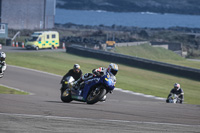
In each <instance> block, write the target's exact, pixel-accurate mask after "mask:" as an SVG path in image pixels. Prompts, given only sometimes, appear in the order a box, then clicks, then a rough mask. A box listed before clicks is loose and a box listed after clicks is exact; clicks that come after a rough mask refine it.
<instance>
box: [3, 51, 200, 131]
mask: <svg viewBox="0 0 200 133" xmlns="http://www.w3.org/2000/svg"><path fill="white" fill-rule="evenodd" d="M22 51H23V50H22ZM60 79H61V76H58V75H54V74H49V73H45V72H40V71H35V70H29V69H24V68H20V67H15V66H8V68H7V70H6V72H5V76H4V77H3V78H2V79H0V84H1V85H5V86H9V87H13V88H17V89H21V90H24V91H27V92H30V93H31V94H32V95H13V94H0V133H29V132H30V133H36V132H37V133H40V132H41V133H59V132H60V133H61V132H70V133H77V132H80V133H86V132H89V133H90V132H94V133H100V132H101V133H104V132H108V133H130V132H141V133H143V132H146V133H154V132H158V133H160V132H180V133H183V132H185V133H189V132H191V133H197V132H200V106H199V105H189V104H167V103H165V102H164V101H163V100H156V99H153V98H146V97H143V96H138V95H133V94H129V93H123V92H120V91H114V93H113V94H108V95H107V101H106V102H99V103H97V104H95V105H87V104H86V103H82V102H76V101H73V102H71V103H62V102H61V100H60V91H59V88H60V84H59V82H60ZM118 82H120V81H118Z"/></svg>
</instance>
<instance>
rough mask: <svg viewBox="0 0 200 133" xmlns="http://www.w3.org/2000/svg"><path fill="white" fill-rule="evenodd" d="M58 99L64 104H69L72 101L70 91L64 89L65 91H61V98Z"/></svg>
mask: <svg viewBox="0 0 200 133" xmlns="http://www.w3.org/2000/svg"><path fill="white" fill-rule="evenodd" d="M60 99H61V100H62V101H63V102H64V103H69V102H71V101H72V98H71V91H70V90H69V89H66V90H65V91H63V92H62V91H61V96H60Z"/></svg>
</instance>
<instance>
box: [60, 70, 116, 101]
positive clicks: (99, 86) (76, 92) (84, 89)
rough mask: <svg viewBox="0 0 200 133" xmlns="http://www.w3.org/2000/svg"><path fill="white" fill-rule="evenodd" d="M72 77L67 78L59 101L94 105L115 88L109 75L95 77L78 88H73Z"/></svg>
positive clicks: (113, 80)
mask: <svg viewBox="0 0 200 133" xmlns="http://www.w3.org/2000/svg"><path fill="white" fill-rule="evenodd" d="M73 82H74V79H73V77H71V76H70V77H67V80H66V81H65V84H66V89H65V90H64V91H61V100H62V101H63V102H67V103H69V102H71V101H73V100H76V101H82V102H86V103H87V104H95V103H97V102H99V101H101V100H102V99H103V98H104V96H106V94H107V93H109V92H110V93H111V92H112V91H113V90H114V88H115V83H116V82H115V79H114V78H113V76H111V75H110V74H109V73H107V74H106V75H104V76H101V77H100V76H95V77H93V78H92V79H89V80H86V81H84V83H82V84H81V85H80V88H78V89H75V88H74V87H73Z"/></svg>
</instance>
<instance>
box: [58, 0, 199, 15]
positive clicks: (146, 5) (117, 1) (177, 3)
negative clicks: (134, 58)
mask: <svg viewBox="0 0 200 133" xmlns="http://www.w3.org/2000/svg"><path fill="white" fill-rule="evenodd" d="M199 5H200V1H199V0H57V8H65V9H71V10H104V11H112V12H155V13H176V14H191V15H200V6H199Z"/></svg>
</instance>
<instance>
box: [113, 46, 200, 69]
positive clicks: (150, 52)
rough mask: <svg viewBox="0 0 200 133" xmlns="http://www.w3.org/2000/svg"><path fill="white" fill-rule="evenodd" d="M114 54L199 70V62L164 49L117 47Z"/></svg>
mask: <svg viewBox="0 0 200 133" xmlns="http://www.w3.org/2000/svg"><path fill="white" fill-rule="evenodd" d="M116 52H117V53H121V54H126V55H131V56H136V57H141V58H146V59H150V60H156V61H160V62H165V63H170V64H176V65H181V66H186V67H192V68H198V69H200V62H197V61H196V62H194V61H188V60H186V59H185V58H183V57H181V56H179V55H177V54H176V53H174V52H172V51H170V50H166V49H164V48H155V47H152V46H150V45H147V44H146V45H139V46H128V47H117V48H116Z"/></svg>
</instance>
